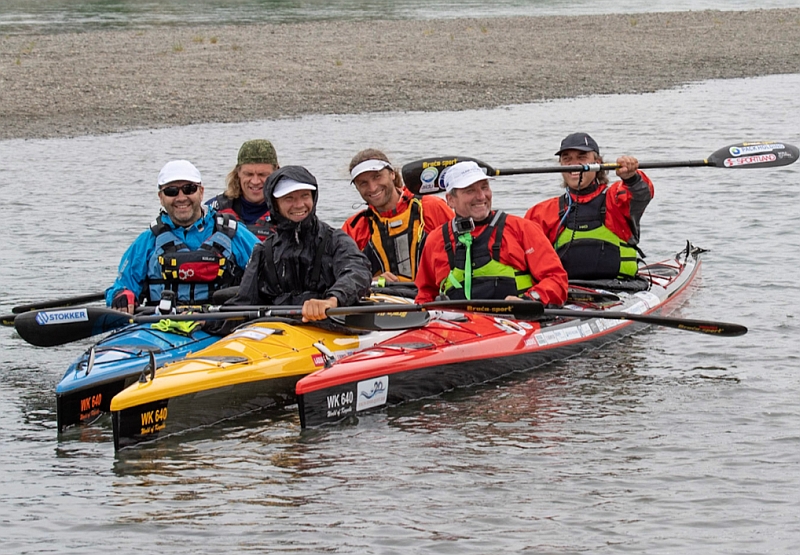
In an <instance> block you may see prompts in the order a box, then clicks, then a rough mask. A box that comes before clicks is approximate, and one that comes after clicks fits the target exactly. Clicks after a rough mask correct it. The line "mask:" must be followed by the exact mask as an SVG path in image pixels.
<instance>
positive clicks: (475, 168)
mask: <svg viewBox="0 0 800 555" xmlns="http://www.w3.org/2000/svg"><path fill="white" fill-rule="evenodd" d="M484 179H494V178H493V177H491V176H488V175H486V172H484V171H483V170H482V169H481V167H480V166H479V165H478V164H476V163H475V162H472V161H467V162H459V163H457V164H453V165H452V166H450V167H449V168H447V171H445V172H444V178H443V180H444V190H445V191H446V192H448V193H449V192H450V191H452V190H453V189H465V188H467V187H469V186H470V185H472V184H473V183H477V182H478V181H483V180H484Z"/></svg>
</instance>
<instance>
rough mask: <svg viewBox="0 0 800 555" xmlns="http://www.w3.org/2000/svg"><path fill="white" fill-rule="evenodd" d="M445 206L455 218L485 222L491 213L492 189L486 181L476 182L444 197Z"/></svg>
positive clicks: (454, 190)
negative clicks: (447, 206) (445, 200)
mask: <svg viewBox="0 0 800 555" xmlns="http://www.w3.org/2000/svg"><path fill="white" fill-rule="evenodd" d="M446 198H447V204H449V205H450V208H452V209H453V212H455V213H456V215H457V216H461V217H462V218H472V219H473V220H475V221H476V222H479V221H481V220H485V219H486V218H488V217H489V214H491V212H492V188H491V187H490V186H489V180H488V179H482V180H480V181H476V182H475V183H473V184H472V185H470V186H469V187H465V188H463V189H453V190H452V191H450V192H449V193H447V195H446Z"/></svg>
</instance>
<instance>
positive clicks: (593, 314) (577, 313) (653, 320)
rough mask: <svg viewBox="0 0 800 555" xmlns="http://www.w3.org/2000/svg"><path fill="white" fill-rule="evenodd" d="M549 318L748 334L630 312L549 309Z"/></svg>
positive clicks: (736, 326)
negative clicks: (640, 323) (626, 322)
mask: <svg viewBox="0 0 800 555" xmlns="http://www.w3.org/2000/svg"><path fill="white" fill-rule="evenodd" d="M544 313H545V314H547V315H548V316H563V317H567V318H601V319H606V320H630V321H632V322H642V323H643V324H650V325H651V326H663V327H665V328H673V329H676V330H682V331H693V332H695V333H704V334H706V335H716V336H719V337H736V336H739V335H744V334H746V333H747V328H746V327H744V326H742V325H739V324H729V323H727V322H714V321H711V320H692V319H689V318H673V317H671V316H653V315H649V314H632V313H628V312H612V311H608V312H604V311H602V310H570V309H568V308H548V309H545V310H544Z"/></svg>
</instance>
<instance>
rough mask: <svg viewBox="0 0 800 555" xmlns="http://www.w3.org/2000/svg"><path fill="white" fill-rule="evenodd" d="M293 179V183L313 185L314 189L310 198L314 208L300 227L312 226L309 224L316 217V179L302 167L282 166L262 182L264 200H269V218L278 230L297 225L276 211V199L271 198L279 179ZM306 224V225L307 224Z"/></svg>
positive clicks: (317, 190)
mask: <svg viewBox="0 0 800 555" xmlns="http://www.w3.org/2000/svg"><path fill="white" fill-rule="evenodd" d="M287 178H288V179H294V180H295V181H299V182H301V183H308V184H310V185H314V186H315V187H316V189H314V190H313V191H311V198H312V199H313V201H314V206H313V207H312V208H311V213H309V215H308V217H306V219H305V220H303V221H302V222H300V227H303V228H305V227H306V225H312V224H311V222H312V221H313V220H316V216H317V200H318V198H319V185H317V178H316V177H314V176H313V175H311V172H309V171H308V170H307V169H305V168H304V167H302V166H284V167H282V168H280V169H278V170H276V171H274V172H272V174H270V176H269V177H268V178H267V180H266V181H265V182H264V198H265V199H269V203H270V205H271V208H272V209H271V211H270V218H271V219H272V221H273V222H275V224H276V225H277V226H278V228H279V229H280V228H286V227H292V228H294V227H296V226H297V224H296V223H294V222H292V221H291V220H288V219H286V218H284V217H283V216H282V215H281V214H280V212H279V211H278V202H277V199H276V198H275V197H274V196H273V194H272V193H273V192H274V191H275V188H276V187H277V186H278V183H279V182H280V181H281V179H287ZM307 222H308V223H307Z"/></svg>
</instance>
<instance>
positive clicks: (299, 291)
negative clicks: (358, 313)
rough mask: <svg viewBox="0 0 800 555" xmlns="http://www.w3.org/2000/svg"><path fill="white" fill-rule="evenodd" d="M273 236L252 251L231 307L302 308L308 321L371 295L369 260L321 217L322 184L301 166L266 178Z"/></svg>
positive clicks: (323, 316)
mask: <svg viewBox="0 0 800 555" xmlns="http://www.w3.org/2000/svg"><path fill="white" fill-rule="evenodd" d="M264 196H265V197H266V198H268V199H270V202H271V204H272V215H271V217H272V222H273V224H274V230H273V232H271V233H269V234H268V235H267V237H266V238H265V239H264V242H263V243H261V244H260V245H258V246H257V247H256V248H255V249H254V250H253V256H252V258H251V260H250V264H249V265H248V266H247V270H246V271H245V275H244V277H243V278H242V284H241V286H240V287H239V293H238V295H237V296H236V297H235V298H234V299H233V300H232V301H231V302H230V304H244V305H252V304H258V305H294V304H302V305H303V319H304V320H305V321H310V320H322V319H324V318H326V317H327V316H326V314H325V311H326V310H327V309H329V308H335V307H337V306H349V305H354V304H357V303H358V301H359V299H361V298H362V297H364V296H366V295H367V294H369V286H370V281H371V275H370V272H369V261H368V260H367V257H366V256H364V254H363V253H362V252H361V251H359V250H358V247H357V246H356V244H355V242H354V241H353V240H352V239H351V238H350V237H348V236H347V234H345V233H344V232H343V231H342V230H340V229H334V228H332V227H331V226H330V225H328V224H326V223H325V222H323V221H322V220H320V219H319V218H317V216H316V206H317V198H318V189H317V180H316V178H315V177H314V176H313V175H311V173H309V171H308V170H306V169H305V168H303V167H301V166H285V167H283V168H281V169H279V170H277V171H276V172H274V173H273V174H272V175H270V176H269V177H268V178H267V181H266V183H265V184H264Z"/></svg>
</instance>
